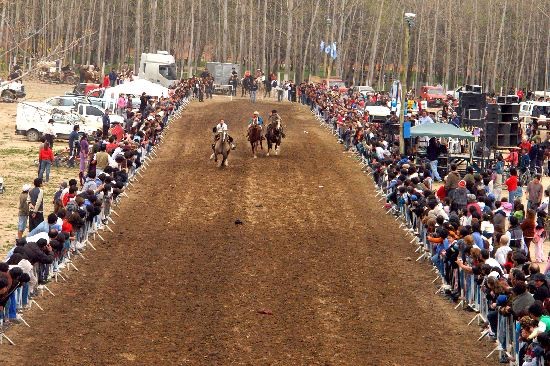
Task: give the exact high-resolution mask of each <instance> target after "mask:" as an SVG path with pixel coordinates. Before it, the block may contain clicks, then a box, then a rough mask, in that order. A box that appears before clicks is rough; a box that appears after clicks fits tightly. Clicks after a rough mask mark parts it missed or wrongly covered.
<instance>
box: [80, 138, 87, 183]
mask: <svg viewBox="0 0 550 366" xmlns="http://www.w3.org/2000/svg"><path fill="white" fill-rule="evenodd" d="M88 153H89V144H88V136H87V135H86V134H83V135H82V137H81V138H80V175H81V176H82V175H83V174H84V172H85V171H86V160H87V159H88Z"/></svg>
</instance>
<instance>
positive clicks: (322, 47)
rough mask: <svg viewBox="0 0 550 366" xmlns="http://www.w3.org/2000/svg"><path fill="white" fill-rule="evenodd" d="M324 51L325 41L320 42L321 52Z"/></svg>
mask: <svg viewBox="0 0 550 366" xmlns="http://www.w3.org/2000/svg"><path fill="white" fill-rule="evenodd" d="M324 50H325V41H321V52H323V51H324Z"/></svg>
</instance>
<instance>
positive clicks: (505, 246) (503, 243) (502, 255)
mask: <svg viewBox="0 0 550 366" xmlns="http://www.w3.org/2000/svg"><path fill="white" fill-rule="evenodd" d="M499 243H500V247H499V248H498V249H497V251H496V252H495V259H496V261H497V262H498V263H499V264H500V265H501V266H504V264H505V263H506V257H507V256H508V253H509V252H511V251H512V248H510V246H509V244H510V238H508V237H507V236H506V235H502V236H501V237H500V242H499Z"/></svg>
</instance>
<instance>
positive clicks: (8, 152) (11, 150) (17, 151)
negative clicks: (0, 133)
mask: <svg viewBox="0 0 550 366" xmlns="http://www.w3.org/2000/svg"><path fill="white" fill-rule="evenodd" d="M30 154H33V155H36V152H35V151H34V150H33V149H21V148H18V147H7V148H4V149H0V156H14V155H30Z"/></svg>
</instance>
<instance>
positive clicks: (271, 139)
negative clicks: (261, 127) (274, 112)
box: [265, 120, 285, 156]
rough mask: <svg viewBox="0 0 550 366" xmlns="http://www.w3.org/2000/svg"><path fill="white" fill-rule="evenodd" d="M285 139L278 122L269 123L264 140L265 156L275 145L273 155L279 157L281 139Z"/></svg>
mask: <svg viewBox="0 0 550 366" xmlns="http://www.w3.org/2000/svg"><path fill="white" fill-rule="evenodd" d="M283 138H285V134H284V132H283V126H282V125H281V122H280V121H279V120H277V121H273V122H271V123H270V124H269V125H267V132H266V134H265V139H266V141H267V156H269V152H270V151H271V148H272V147H273V145H275V149H274V150H275V155H279V151H280V146H281V139H283Z"/></svg>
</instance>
